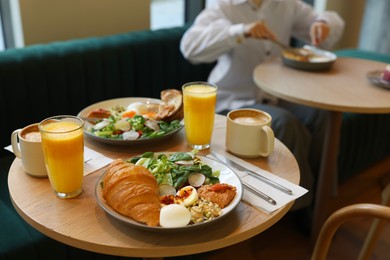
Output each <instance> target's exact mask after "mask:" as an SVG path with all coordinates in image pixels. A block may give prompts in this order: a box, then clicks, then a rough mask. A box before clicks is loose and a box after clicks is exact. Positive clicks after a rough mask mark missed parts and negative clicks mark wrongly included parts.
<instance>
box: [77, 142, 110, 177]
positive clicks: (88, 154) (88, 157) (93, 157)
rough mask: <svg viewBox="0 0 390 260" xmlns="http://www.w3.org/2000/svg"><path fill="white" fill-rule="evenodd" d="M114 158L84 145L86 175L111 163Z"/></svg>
mask: <svg viewBox="0 0 390 260" xmlns="http://www.w3.org/2000/svg"><path fill="white" fill-rule="evenodd" d="M112 161H113V159H111V158H108V157H106V156H104V155H103V154H101V153H98V152H96V151H94V150H92V149H89V148H88V147H86V146H84V176H87V175H88V174H91V173H93V172H95V171H97V170H99V169H101V168H103V167H106V166H107V165H108V164H110V163H111V162H112Z"/></svg>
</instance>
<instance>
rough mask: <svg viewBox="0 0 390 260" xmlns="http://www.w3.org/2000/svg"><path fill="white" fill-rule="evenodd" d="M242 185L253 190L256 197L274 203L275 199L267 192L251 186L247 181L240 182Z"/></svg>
mask: <svg viewBox="0 0 390 260" xmlns="http://www.w3.org/2000/svg"><path fill="white" fill-rule="evenodd" d="M242 185H244V187H245V188H247V189H248V190H250V191H251V192H253V193H254V194H255V195H257V196H258V197H260V198H262V199H264V200H265V201H267V202H269V203H271V204H272V205H276V201H275V200H274V199H273V198H271V197H270V196H268V195H267V194H265V193H263V192H261V191H259V190H257V189H255V188H254V187H252V186H251V185H249V184H248V183H245V182H242Z"/></svg>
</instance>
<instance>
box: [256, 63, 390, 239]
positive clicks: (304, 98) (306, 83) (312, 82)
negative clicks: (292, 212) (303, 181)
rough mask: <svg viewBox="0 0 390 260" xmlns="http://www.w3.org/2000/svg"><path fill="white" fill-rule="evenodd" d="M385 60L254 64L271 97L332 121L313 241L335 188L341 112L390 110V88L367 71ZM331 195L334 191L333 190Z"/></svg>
mask: <svg viewBox="0 0 390 260" xmlns="http://www.w3.org/2000/svg"><path fill="white" fill-rule="evenodd" d="M385 65H386V64H384V63H381V62H376V61H370V60H363V59H355V58H338V59H337V61H336V62H335V63H334V64H333V66H332V68H331V69H330V70H327V71H321V72H309V71H301V70H296V69H292V68H289V67H286V66H284V65H283V64H282V61H281V60H280V59H273V60H270V61H268V62H265V63H263V64H261V65H258V66H257V67H256V69H255V71H254V80H255V82H256V84H257V85H258V86H259V87H260V88H261V89H262V90H264V91H265V92H267V93H269V94H271V95H274V96H275V97H278V98H281V99H285V100H288V101H291V102H294V103H298V104H302V105H307V106H312V107H316V108H321V109H326V110H329V111H330V121H329V124H328V128H327V136H326V139H327V140H326V141H325V147H324V152H323V159H322V163H321V164H322V166H321V170H320V175H319V179H318V184H317V190H316V202H315V210H314V218H313V220H314V222H313V227H312V242H313V243H314V241H315V240H316V237H317V235H318V233H319V230H320V228H321V226H322V224H323V223H324V221H325V220H326V218H327V216H328V213H329V212H327V205H328V202H329V201H330V199H331V197H332V191H335V190H336V189H337V154H338V148H339V139H340V128H341V121H342V112H355V113H390V91H389V90H387V89H383V88H380V87H377V86H373V85H371V84H370V83H369V81H368V79H367V78H366V74H367V73H368V72H370V71H375V70H384V68H385ZM333 195H334V194H333Z"/></svg>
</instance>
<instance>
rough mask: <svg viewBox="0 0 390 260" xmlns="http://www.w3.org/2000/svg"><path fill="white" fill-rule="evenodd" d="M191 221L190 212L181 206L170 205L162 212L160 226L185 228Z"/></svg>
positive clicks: (162, 209)
mask: <svg viewBox="0 0 390 260" xmlns="http://www.w3.org/2000/svg"><path fill="white" fill-rule="evenodd" d="M190 221H191V213H190V211H189V210H188V209H187V208H186V207H185V206H184V205H181V204H169V205H167V206H165V207H163V208H161V211H160V226H162V227H168V228H174V227H185V226H187V225H188V223H190Z"/></svg>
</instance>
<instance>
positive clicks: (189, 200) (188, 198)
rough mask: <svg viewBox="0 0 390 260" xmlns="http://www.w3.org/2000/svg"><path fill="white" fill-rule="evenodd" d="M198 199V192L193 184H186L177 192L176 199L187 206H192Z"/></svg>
mask: <svg viewBox="0 0 390 260" xmlns="http://www.w3.org/2000/svg"><path fill="white" fill-rule="evenodd" d="M198 199H199V196H198V192H197V190H196V189H195V188H194V187H192V186H185V187H183V188H181V189H180V190H178V191H177V193H176V200H177V201H178V202H179V203H180V204H183V205H184V206H186V207H189V206H192V205H193V204H194V203H195V202H197V201H198Z"/></svg>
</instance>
